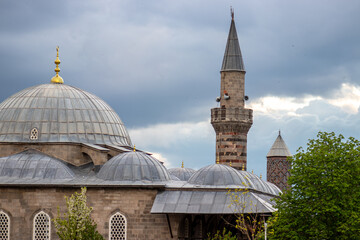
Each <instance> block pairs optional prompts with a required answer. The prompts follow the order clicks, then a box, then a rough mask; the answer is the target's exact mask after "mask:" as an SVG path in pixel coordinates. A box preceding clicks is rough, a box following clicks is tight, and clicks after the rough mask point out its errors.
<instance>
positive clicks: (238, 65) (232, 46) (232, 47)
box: [221, 20, 245, 71]
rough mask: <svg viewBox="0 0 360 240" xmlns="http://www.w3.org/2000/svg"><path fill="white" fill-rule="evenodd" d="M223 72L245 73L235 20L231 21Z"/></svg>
mask: <svg viewBox="0 0 360 240" xmlns="http://www.w3.org/2000/svg"><path fill="white" fill-rule="evenodd" d="M221 71H245V67H244V61H243V59H242V55H241V50H240V45H239V40H238V36H237V33H236V27H235V22H234V20H231V25H230V30H229V36H228V39H227V43H226V48H225V54H224V59H223V63H222V67H221Z"/></svg>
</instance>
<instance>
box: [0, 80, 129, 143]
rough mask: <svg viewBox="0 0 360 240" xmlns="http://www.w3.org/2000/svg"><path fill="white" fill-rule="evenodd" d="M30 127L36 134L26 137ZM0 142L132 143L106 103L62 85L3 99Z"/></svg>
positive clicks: (25, 90) (117, 117)
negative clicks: (34, 136) (32, 136)
mask: <svg viewBox="0 0 360 240" xmlns="http://www.w3.org/2000/svg"><path fill="white" fill-rule="evenodd" d="M34 128H36V129H37V132H38V134H37V135H38V136H37V137H36V138H33V139H30V133H31V131H32V130H33V129H34ZM0 142H82V143H91V144H108V145H118V146H131V145H132V144H131V140H130V137H129V135H128V132H127V130H126V128H125V126H124V124H123V123H122V121H121V119H120V118H119V116H118V115H117V114H116V113H115V111H114V110H113V109H112V108H111V107H110V106H109V105H107V104H106V103H105V102H104V101H103V100H101V99H100V98H98V97H96V96H95V95H93V94H91V93H88V92H86V91H83V90H81V89H78V88H75V87H71V86H68V85H65V84H42V85H38V86H34V87H30V88H27V89H24V90H22V91H20V92H18V93H16V94H14V95H12V96H11V97H9V98H7V99H6V100H5V101H3V102H2V103H1V104H0Z"/></svg>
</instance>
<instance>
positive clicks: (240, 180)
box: [188, 164, 281, 195]
mask: <svg viewBox="0 0 360 240" xmlns="http://www.w3.org/2000/svg"><path fill="white" fill-rule="evenodd" d="M188 183H191V184H196V185H208V186H224V187H229V186H231V185H233V186H234V185H235V186H238V188H248V189H253V190H256V191H259V192H263V193H268V194H272V195H278V194H279V193H280V192H281V191H280V189H279V188H278V187H276V186H275V185H274V184H271V183H269V182H266V181H264V180H262V179H261V178H259V177H258V176H256V175H255V174H252V173H249V172H247V171H238V170H236V169H234V168H232V167H229V166H227V165H223V164H212V165H209V166H206V167H203V168H201V169H199V170H198V171H196V172H195V173H194V174H193V175H192V176H191V177H190V179H189V180H188Z"/></svg>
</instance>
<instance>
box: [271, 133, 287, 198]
mask: <svg viewBox="0 0 360 240" xmlns="http://www.w3.org/2000/svg"><path fill="white" fill-rule="evenodd" d="M291 156H292V155H291V153H290V151H289V149H288V147H287V146H286V144H285V142H284V140H283V139H282V137H281V134H280V131H279V136H278V137H277V138H276V140H275V142H274V144H273V145H272V147H271V149H270V151H269V153H268V154H267V156H266V158H267V176H266V178H267V181H268V182H271V183H273V184H275V185H276V186H277V187H278V188H280V189H281V190H282V191H283V190H285V189H287V187H288V184H287V179H288V177H289V174H290V173H289V171H290V167H291V166H290V162H289V161H288V160H287V158H288V157H291Z"/></svg>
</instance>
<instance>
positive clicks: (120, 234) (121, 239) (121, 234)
mask: <svg viewBox="0 0 360 240" xmlns="http://www.w3.org/2000/svg"><path fill="white" fill-rule="evenodd" d="M126 225H127V223H126V218H125V216H124V215H122V214H121V213H115V214H114V215H112V216H111V217H110V234H109V239H110V240H126V227H127V226H126Z"/></svg>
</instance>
